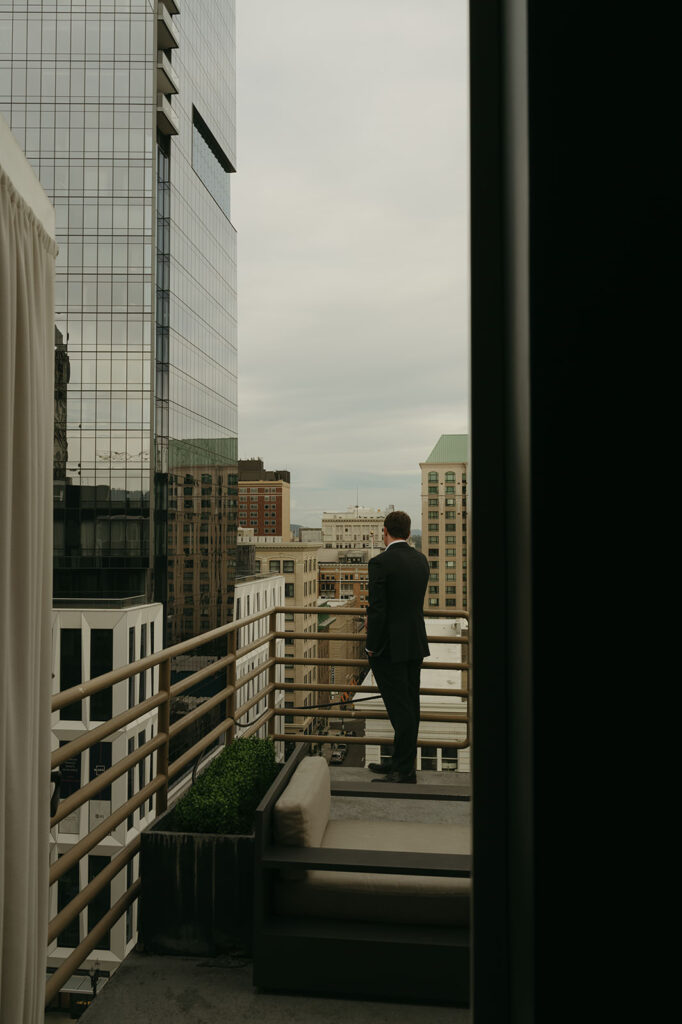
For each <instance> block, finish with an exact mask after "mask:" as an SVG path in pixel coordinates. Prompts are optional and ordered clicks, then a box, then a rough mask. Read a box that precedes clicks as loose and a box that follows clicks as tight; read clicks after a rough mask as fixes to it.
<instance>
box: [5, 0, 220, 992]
mask: <svg viewBox="0 0 682 1024" xmlns="http://www.w3.org/2000/svg"><path fill="white" fill-rule="evenodd" d="M234 8H235V4H234V0H192V2H191V3H189V2H187V3H186V6H185V2H182V3H181V4H177V3H176V2H175V0H51V2H47V0H43V2H37V0H24V2H20V0H0V110H1V111H2V113H3V114H4V116H5V117H6V119H7V121H8V122H9V124H10V127H11V129H12V131H13V133H14V135H15V137H16V139H17V141H18V142H19V144H20V146H21V147H22V148H23V150H24V152H25V153H26V156H27V158H28V160H29V161H30V162H31V164H32V165H33V167H34V169H35V171H36V173H37V174H38V176H39V178H40V181H41V183H42V185H43V187H44V188H45V190H46V191H47V193H48V195H49V197H50V199H51V200H52V202H53V204H54V207H55V211H56V216H57V241H58V244H59V249H60V251H59V256H58V260H57V271H56V298H55V394H54V408H55V428H54V606H55V610H54V613H53V623H54V643H53V674H54V679H53V682H54V686H55V688H56V689H57V690H59V689H67V688H69V687H71V686H74V685H76V684H78V683H80V682H81V681H82V680H84V679H87V678H90V677H93V676H96V675H99V674H101V673H103V672H106V671H108V670H109V669H111V668H112V667H115V666H117V665H121V664H127V663H128V662H132V661H134V660H136V659H137V658H139V657H143V656H144V655H146V654H149V653H151V652H153V651H157V650H159V649H160V647H161V646H163V645H168V644H171V643H175V642H177V641H179V640H182V639H184V638H186V637H189V636H193V635H195V634H197V633H199V632H203V631H205V630H208V629H211V628H213V627H215V626H217V625H220V624H222V623H225V622H228V621H230V620H231V618H232V606H233V593H234V575H235V563H236V530H237V523H236V513H237V318H236V314H237V296H236V232H235V230H234V228H233V226H232V223H231V221H230V175H231V174H232V172H233V171H234V169H235V162H236V157H235V28H234V26H235V9H234ZM224 649H225V642H224V641H223V643H222V646H221V647H220V648H219V647H218V645H214V646H213V647H212V648H211V647H204V648H203V649H202V652H201V653H202V658H203V659H204V663H210V662H211V661H213V660H214V659H215V658H216V657H218V656H219V655H220V654H221V653H224ZM193 667H196V666H195V665H190V664H187V665H184V664H182V662H181V661H180V660H176V661H175V663H174V666H173V668H174V672H175V674H176V678H177V677H178V676H183V675H186V674H187V673H188V672H189V671H191V670H192V668H193ZM220 685H222V686H224V676H223V678H222V681H221V680H219V679H215V678H214V679H212V680H206V681H205V684H204V691H205V690H206V688H211V687H212V688H214V689H215V688H216V687H217V686H220ZM157 688H158V670H153V671H147V672H142V673H139V674H137V675H136V676H135V677H131V678H130V679H129V680H124V681H123V682H121V683H118V684H117V685H116V686H115V687H113V690H112V691H111V692H107V693H106V694H98V695H96V696H95V697H92V698H89V699H85V700H82V701H78V702H76V703H75V704H72V705H70V706H69V707H65V708H63V709H62V710H61V712H60V713H59V715H57V716H55V718H56V721H55V722H54V724H53V735H54V739H55V742H56V743H59V744H62V743H64V742H67V741H68V740H70V739H73V738H74V737H75V736H77V735H79V734H81V733H82V732H84V731H86V730H87V729H88V728H91V727H92V726H93V724H96V723H98V722H101V721H102V720H104V719H108V718H111V717H113V716H114V715H117V714H120V713H121V712H122V711H124V710H125V709H126V708H128V707H130V706H131V705H132V704H134V703H136V702H138V701H141V700H144V699H145V697H147V696H150V695H151V694H152V693H154V692H155V691H156V689H157ZM157 728H158V723H157V720H156V712H155V711H152V712H150V713H149V714H148V715H147V716H146V718H145V719H144V720H140V721H139V722H137V723H135V725H134V726H132V725H131V726H128V727H125V728H123V729H120V730H119V731H118V732H117V733H115V734H111V735H110V736H108V737H107V738H106V740H104V741H103V742H102V743H100V744H98V745H96V747H93V749H92V750H91V751H89V752H88V751H85V752H84V753H83V754H79V755H77V756H75V757H73V758H71V759H70V760H69V761H68V762H66V764H65V765H64V766H63V769H62V788H61V794H62V797H66V796H68V795H69V793H70V792H71V791H72V790H73V789H76V788H78V786H80V785H83V784H85V783H86V782H88V781H89V780H90V779H92V778H94V777H96V776H97V775H98V774H100V773H101V772H102V771H104V770H106V768H107V767H109V766H110V765H111V764H112V763H114V762H115V761H117V760H119V759H120V758H121V757H124V756H125V755H126V754H127V753H131V752H132V751H134V750H135V749H138V748H139V747H140V746H141V745H143V744H144V743H146V742H147V741H148V740H149V739H151V738H152V737H154V735H155V734H156V730H157ZM155 757H156V754H155V753H153V754H151V755H150V756H149V757H146V758H144V759H143V760H142V761H140V763H139V765H138V766H137V770H132V769H131V770H130V771H128V772H127V773H126V774H125V775H124V776H122V777H121V778H119V779H117V780H115V781H114V782H113V783H112V785H111V786H109V787H106V788H105V789H104V790H102V791H100V793H99V794H98V795H97V797H96V798H95V799H92V800H90V801H89V802H88V803H87V804H85V805H83V807H81V808H79V809H78V810H76V811H74V812H73V813H72V814H70V815H69V816H67V817H66V818H64V819H63V820H62V821H61V822H60V823H59V825H58V826H57V827H56V829H55V830H53V841H54V842H53V845H52V852H51V856H52V855H56V850H57V849H59V850H61V851H62V852H63V851H64V850H66V849H68V848H69V847H70V846H71V845H73V842H74V837H77V836H79V835H84V834H85V833H86V832H87V831H88V830H89V829H90V828H91V827H93V825H94V823H95V822H96V821H98V820H101V819H102V817H104V816H106V815H107V814H108V813H110V811H111V810H113V809H114V808H115V807H117V806H121V804H123V803H124V802H125V801H126V800H127V799H128V798H129V797H130V796H132V795H133V793H135V792H137V791H138V790H139V789H140V788H141V787H143V786H144V785H145V782H146V780H147V779H149V778H150V777H151V774H152V772H153V771H154V758H155ZM152 813H153V808H152V800H151V799H150V800H149V801H145V804H143V806H142V807H140V808H139V809H138V810H136V811H135V812H134V814H131V815H130V816H129V817H128V818H127V820H125V821H123V822H122V823H121V825H119V826H118V827H117V828H116V829H114V830H113V832H112V833H111V835H110V836H109V837H107V840H106V842H104V843H103V844H98V846H97V847H96V848H95V849H94V850H93V851H92V852H91V854H90V855H89V856H88V857H86V858H83V859H82V861H81V862H80V864H79V865H77V866H76V867H74V868H73V869H71V870H70V871H68V872H67V873H66V874H65V875H64V876H63V877H62V878H61V879H60V880H59V883H58V885H54V886H52V889H51V897H50V899H51V906H50V915H51V916H54V914H56V912H57V911H58V910H59V909H60V908H61V907H62V906H64V905H65V904H66V903H67V902H68V901H69V899H70V898H71V896H72V895H73V894H74V893H75V892H77V891H78V890H79V889H83V888H84V886H85V885H86V884H87V882H88V880H89V879H90V878H91V877H93V873H97V872H98V871H99V870H101V869H102V867H103V866H104V865H106V863H108V860H109V859H110V858H111V857H112V856H113V855H114V854H115V853H116V852H118V850H119V849H120V848H121V847H122V846H123V845H125V844H126V843H127V842H129V841H130V840H131V836H132V835H133V834H135V833H136V832H139V831H140V830H141V829H143V828H144V827H145V825H146V824H148V823H149V821H150V820H151V817H152ZM137 861H138V858H135V859H134V860H133V861H131V862H130V863H129V864H128V865H127V868H126V871H125V872H121V873H120V874H119V875H118V876H116V877H115V878H114V879H112V881H111V885H110V886H107V888H106V889H105V890H104V892H103V894H102V898H101V899H99V900H98V901H95V902H93V903H92V904H91V905H90V907H89V908H88V911H87V926H88V927H90V928H91V927H92V926H93V924H94V923H95V921H96V920H99V918H100V917H101V916H102V914H103V913H104V912H105V911H106V909H107V907H108V906H109V905H110V903H113V902H114V901H115V900H116V899H117V898H118V897H119V896H120V895H121V893H122V891H123V886H124V884H131V883H132V881H133V879H134V878H136V877H137V873H138V870H139V865H138V863H137ZM136 913H137V911H136V908H135V907H134V906H131V907H130V908H129V909H128V911H127V913H126V914H125V915H124V917H123V918H121V920H120V921H119V922H118V923H117V924H116V925H114V927H113V928H112V929H111V932H110V933H108V934H107V935H106V936H105V937H104V938H103V939H102V940H101V942H100V945H99V947H98V949H96V950H93V952H92V954H91V956H90V957H89V958H88V960H87V961H86V962H84V964H83V966H82V968H81V970H80V973H84V972H85V973H87V970H88V969H89V968H90V967H92V966H94V965H95V964H97V963H98V962H99V960H102V961H103V964H105V965H106V969H105V974H106V973H108V972H109V971H111V970H114V969H115V967H116V964H117V963H118V962H120V960H121V959H123V957H124V956H125V954H126V952H127V951H128V950H129V949H130V948H131V946H132V945H133V944H134V942H135V937H136V921H135V917H136ZM85 926H86V922H85V915H83V914H82V915H81V916H80V920H76V921H74V922H72V925H70V926H69V928H67V929H65V931H64V932H63V933H62V934H61V935H60V936H59V937H58V939H57V940H56V941H55V942H53V943H52V944H51V946H50V949H49V951H48V970H53V969H54V967H55V966H56V965H58V964H59V963H61V962H63V960H64V958H65V957H66V956H68V954H69V951H70V949H71V948H73V946H74V945H76V944H77V942H78V940H79V933H80V938H82V937H83V934H84V928H85ZM105 951H106V952H105Z"/></svg>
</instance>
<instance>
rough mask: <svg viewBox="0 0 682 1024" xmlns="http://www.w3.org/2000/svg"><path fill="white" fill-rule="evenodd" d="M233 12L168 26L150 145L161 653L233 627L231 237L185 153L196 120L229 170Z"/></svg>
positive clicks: (205, 9)
mask: <svg viewBox="0 0 682 1024" xmlns="http://www.w3.org/2000/svg"><path fill="white" fill-rule="evenodd" d="M234 6H235V5H234V2H228V3H225V2H223V0H203V2H200V3H192V4H187V5H185V4H183V5H182V8H181V12H180V15H179V16H178V17H177V18H175V19H174V22H177V24H178V26H179V35H180V45H179V47H178V48H177V49H175V50H173V52H172V65H173V70H174V71H175V72H176V74H177V76H178V93H177V95H175V96H173V110H174V111H175V113H176V114H177V117H178V122H179V131H178V134H177V135H175V136H173V137H172V140H171V142H170V147H169V160H168V164H167V165H166V164H164V160H163V154H164V149H166V148H168V147H167V139H164V138H163V137H159V139H158V147H159V154H160V155H159V162H158V167H159V186H158V197H157V214H158V221H157V223H159V224H160V223H161V221H163V222H164V230H165V228H166V225H167V229H168V276H167V278H166V277H164V276H163V273H164V271H163V269H162V268H163V267H164V262H165V259H166V256H165V253H164V251H163V245H162V244H157V324H156V345H157V351H156V357H157V406H156V436H157V444H156V469H157V477H156V495H157V503H156V504H157V508H156V515H155V520H156V527H157V538H156V560H155V563H156V571H155V576H156V594H155V596H156V599H157V600H162V601H164V603H165V605H166V629H167V642H169V643H175V642H176V641H179V640H181V639H183V638H185V637H187V636H191V635H195V634H196V633H200V632H205V631H206V630H207V629H211V628H213V627H214V626H217V625H219V624H221V623H223V622H227V621H229V620H230V619H231V618H232V608H233V580H234V572H235V566H236V546H237V536H236V531H237V522H236V513H237V290H236V289H237V280H236V275H237V253H236V247H237V237H236V231H235V230H234V228H233V226H232V224H231V222H230V220H229V218H228V216H227V213H226V211H225V209H224V204H221V203H219V202H218V200H217V199H216V198H214V196H213V195H212V194H211V192H210V191H209V189H208V188H207V185H206V182H205V181H204V180H202V178H201V177H200V176H199V174H198V173H197V170H196V168H195V166H194V162H193V149H194V136H195V124H196V122H197V114H198V115H199V117H200V119H201V121H202V122H203V124H204V125H205V126H207V131H208V133H209V134H210V138H211V140H212V144H213V150H214V152H215V151H216V150H217V151H218V153H219V154H221V161H222V165H223V166H229V167H234V166H235V164H236V153H235V44H234V38H235V11H234ZM212 159H213V160H214V162H216V158H215V156H213V154H212ZM166 166H167V177H168V184H167V193H166V194H167V199H166V197H165V196H164V182H163V180H162V179H163V176H164V167H166ZM215 179H216V176H215V175H214V176H213V177H212V178H211V179H210V180H211V183H213V182H214V181H215ZM216 191H217V188H216ZM227 194H228V195H229V191H228V193H227ZM166 308H167V314H166ZM166 315H167V321H168V322H167V324H166V322H165V320H166ZM166 336H167V346H168V347H167V350H166ZM166 357H167V362H166ZM164 571H165V574H166V575H165V577H164ZM216 653H221V652H216Z"/></svg>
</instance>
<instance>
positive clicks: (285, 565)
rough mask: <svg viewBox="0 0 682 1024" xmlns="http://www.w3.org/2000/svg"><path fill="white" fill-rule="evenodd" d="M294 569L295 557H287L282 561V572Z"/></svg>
mask: <svg viewBox="0 0 682 1024" xmlns="http://www.w3.org/2000/svg"><path fill="white" fill-rule="evenodd" d="M293 571H294V562H293V559H291V558H285V559H284V561H283V562H282V572H293Z"/></svg>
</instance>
